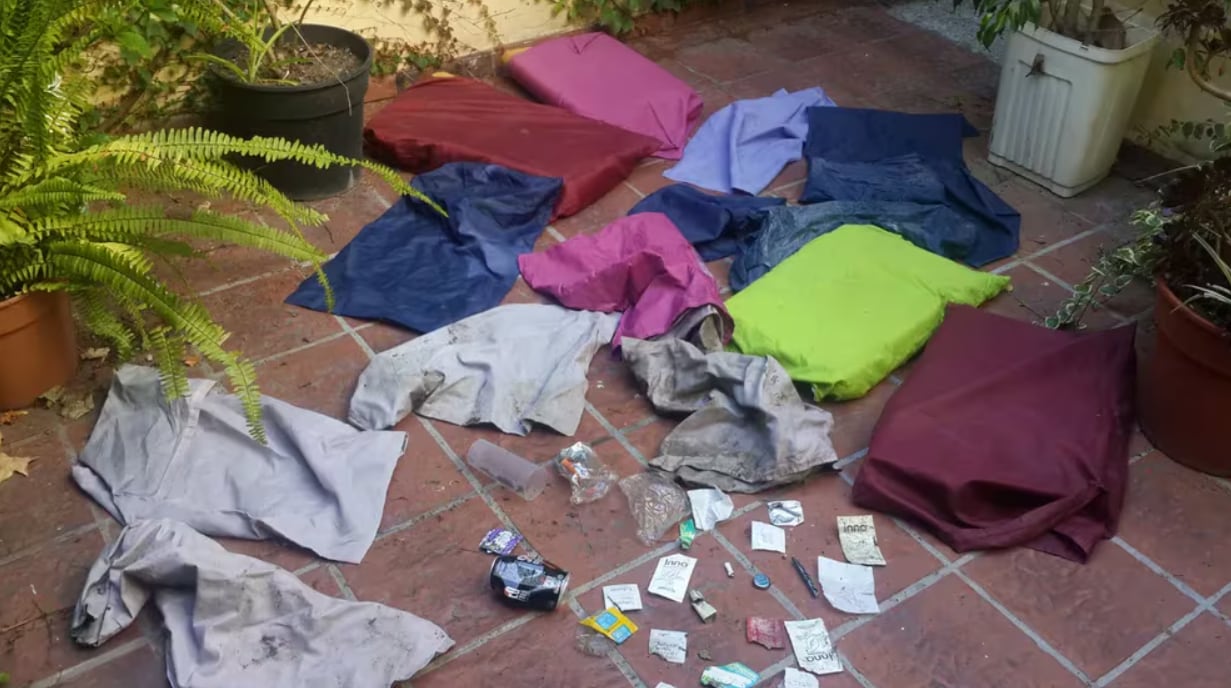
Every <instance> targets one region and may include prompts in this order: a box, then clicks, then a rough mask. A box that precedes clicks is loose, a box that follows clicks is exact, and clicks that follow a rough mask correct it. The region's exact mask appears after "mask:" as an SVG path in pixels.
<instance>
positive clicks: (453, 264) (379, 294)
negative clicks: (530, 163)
mask: <svg viewBox="0 0 1231 688" xmlns="http://www.w3.org/2000/svg"><path fill="white" fill-rule="evenodd" d="M411 185H412V186H414V187H415V188H416V189H418V190H419V191H422V192H423V193H424V194H425V195H427V196H428V197H429V198H431V199H432V200H434V201H435V202H436V203H438V204H439V205H440V206H441V207H442V208H444V209H445V211H446V212H447V213H448V216H447V217H445V216H443V215H441V214H440V213H438V212H436V211H435V210H434V209H432V208H431V207H430V206H428V205H427V204H426V203H424V202H422V201H420V200H417V199H414V198H411V197H409V196H406V197H403V198H402V199H401V200H400V201H398V202H397V203H395V204H394V205H393V207H391V208H389V210H387V211H386V212H385V214H384V215H381V216H380V217H379V218H377V219H376V220H375V221H374V222H372V223H371V224H369V225H368V226H366V227H364V228H363V230H362V231H360V232H359V235H358V236H356V237H355V238H354V239H353V240H352V241H351V242H350V243H349V244H347V245H346V246H345V247H344V248H343V249H342V250H341V251H339V252H338V255H337V256H335V257H334V258H333V259H331V260H330V261H329V262H327V263H325V265H324V271H325V276H326V277H328V278H329V284H330V286H331V287H332V288H333V292H334V298H335V306H334V309H333V312H334V313H336V314H338V315H346V316H351V317H354V318H368V319H373V320H383V321H385V322H390V323H393V324H395V325H401V326H402V327H405V328H408V329H411V330H416V331H418V332H430V331H432V330H435V329H437V328H440V327H444V326H445V325H449V324H451V323H453V322H456V321H458V320H461V319H462V318H465V317H467V316H470V315H474V314H475V313H479V312H482V311H485V310H487V309H489V308H492V307H493V306H496V305H497V304H499V303H500V301H501V299H503V298H504V296H505V294H508V292H509V289H511V288H512V287H513V283H514V282H515V281H516V280H517V274H518V267H517V257H518V256H519V255H521V254H523V253H529V252H530V251H532V250H533V249H534V242H535V241H536V240H537V239H538V237H539V235H540V234H542V232H543V230H544V229H546V227H547V223H548V222H549V221H550V219H551V211H552V207H553V206H554V205H555V202H556V197H557V196H559V194H560V189H561V186H562V181H561V180H560V179H553V178H550V177H538V176H535V175H530V174H525V173H522V172H516V171H514V170H510V169H508V168H505V167H501V166H499V165H488V164H483V163H474V162H457V163H450V164H447V165H444V166H442V167H440V168H437V169H435V170H433V171H431V172H428V173H426V174H422V175H419V176H417V177H415V179H414V182H412V184H411ZM286 302H287V303H290V304H294V305H296V306H303V307H304V308H311V309H313V310H318V311H324V310H326V307H325V293H324V290H323V289H322V287H321V285H320V284H319V283H318V282H317V280H316V278H315V277H310V278H308V279H306V280H304V281H303V283H302V284H300V285H299V288H298V289H296V290H295V292H294V293H292V294H291V295H290V296H288V297H287V299H286Z"/></svg>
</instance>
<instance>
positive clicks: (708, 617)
mask: <svg viewBox="0 0 1231 688" xmlns="http://www.w3.org/2000/svg"><path fill="white" fill-rule="evenodd" d="M688 599H689V601H691V602H692V610H693V611H694V612H696V613H697V616H699V617H701V621H702V622H703V623H709V622H711V621H713V620H714V617H715V616H718V610H717V609H714V605H712V604H710V603H709V602H706V601H705V595H703V594H701V591H700V590H697V589H695V588H694V589H692V590H689V591H688Z"/></svg>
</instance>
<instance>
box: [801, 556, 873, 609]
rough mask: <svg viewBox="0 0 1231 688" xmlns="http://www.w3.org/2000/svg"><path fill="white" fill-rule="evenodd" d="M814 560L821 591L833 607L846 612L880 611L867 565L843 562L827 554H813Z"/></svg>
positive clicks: (870, 570) (870, 569)
mask: <svg viewBox="0 0 1231 688" xmlns="http://www.w3.org/2000/svg"><path fill="white" fill-rule="evenodd" d="M816 564H817V569H818V572H817V579H818V581H819V582H820V584H821V591H822V592H823V593H825V599H827V600H829V604H831V605H833V607H834V609H837V610H838V611H843V612H847V613H849V614H879V613H880V607H879V606H878V605H877V604H876V581H875V580H874V579H873V576H872V568H871V567H869V566H863V565H861V564H847V563H845V562H841V561H836V560H834V559H829V558H828V557H817V558H816Z"/></svg>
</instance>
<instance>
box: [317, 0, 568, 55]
mask: <svg viewBox="0 0 1231 688" xmlns="http://www.w3.org/2000/svg"><path fill="white" fill-rule="evenodd" d="M483 3H484V4H485V5H486V6H487V9H488V12H489V13H490V14H491V16H492V18H493V19H494V20H495V23H496V30H497V33H498V34H499V37H500V42H501V43H502V44H511V43H519V42H523V41H528V40H531V39H534V38H539V37H541V36H548V35H551V34H556V33H560V32H562V31H564V30H566V29H568V28H569V24H568V22H567V21H566V20H565V19H564V16H563V15H559V16H556V17H553V16H552V13H551V10H552V5H551V3H550V2H546V1H540V0H483ZM433 4H438V5H447V6H448V7H449V8H450V9H451V10H452V12H453V14H452V16H451V18H450V20H449V21H450V24H451V26H452V27H453V31H454V34H455V35H456V36H457V39H458V40H459V41H460V42H461V43H462V45H463V46H465V47H464V48H463V49H462V51H461V52H462V53H463V54H466V53H469V52H474V51H479V50H485V49H487V48H491V47H492V40H491V38H490V37H489V36H488V34H487V32H486V31H485V30H484V29H483V27H482V26H481V24H480V22H479V15H478V12H477V11H476V8H475V7H474V6H473V5H471V4H468V3H467V2H465V1H464V0H433ZM308 20H309V21H316V22H319V23H322V24H333V25H335V26H341V27H344V28H347V29H350V30H352V31H358V32H360V33H363V34H364V35H366V36H375V37H378V38H390V39H401V40H405V41H407V42H409V43H411V44H417V43H420V42H425V41H428V40H430V39H429V36H428V34H427V32H426V31H424V30H423V27H422V21H421V18H420V17H419V16H417V15H416V14H415V13H414V12H413V11H412V12H410V13H409V14H407V13H404V12H403V11H402V9H401V6H400V3H399V2H398V0H394V1H393V2H382V3H373V2H370V1H369V0H318V1H317V2H316V3H314V4H313V6H312V8H311V9H310V11H309V12H308Z"/></svg>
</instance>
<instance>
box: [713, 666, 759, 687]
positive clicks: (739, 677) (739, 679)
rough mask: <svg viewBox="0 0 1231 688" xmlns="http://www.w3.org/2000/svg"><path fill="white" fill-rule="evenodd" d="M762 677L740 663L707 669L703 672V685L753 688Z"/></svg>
mask: <svg viewBox="0 0 1231 688" xmlns="http://www.w3.org/2000/svg"><path fill="white" fill-rule="evenodd" d="M758 678H760V675H759V674H757V672H755V671H753V670H752V669H749V668H748V667H747V666H746V665H744V664H741V663H739V662H732V663H730V664H724V665H722V666H712V667H707V668H706V670H705V671H703V672H701V685H703V686H713V688H752V686H753V685H755V684H756V682H757V679H758Z"/></svg>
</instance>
